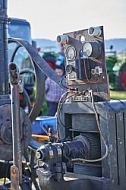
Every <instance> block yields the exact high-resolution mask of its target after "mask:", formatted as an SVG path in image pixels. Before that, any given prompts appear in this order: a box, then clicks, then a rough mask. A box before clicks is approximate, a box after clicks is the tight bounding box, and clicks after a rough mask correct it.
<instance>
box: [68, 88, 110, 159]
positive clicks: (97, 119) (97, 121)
mask: <svg viewBox="0 0 126 190" xmlns="http://www.w3.org/2000/svg"><path fill="white" fill-rule="evenodd" d="M90 94H91V99H92V106H93V110H94V113H95V118H96V123H97V127H98V130H99V134H100V137H101V140H102V142H103V143H104V145H105V149H106V151H105V154H104V155H103V156H102V157H101V158H98V159H94V160H90V159H89V160H88V159H82V158H75V159H72V160H71V161H72V162H99V161H102V160H104V159H105V158H106V157H107V156H108V153H109V149H108V146H107V144H106V141H105V139H104V137H103V135H102V131H101V128H100V123H99V118H98V113H97V111H96V108H95V105H94V98H93V92H92V90H90Z"/></svg>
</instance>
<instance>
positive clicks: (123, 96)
mask: <svg viewBox="0 0 126 190" xmlns="http://www.w3.org/2000/svg"><path fill="white" fill-rule="evenodd" d="M110 98H111V99H115V100H118V99H119V100H126V91H114V90H110Z"/></svg>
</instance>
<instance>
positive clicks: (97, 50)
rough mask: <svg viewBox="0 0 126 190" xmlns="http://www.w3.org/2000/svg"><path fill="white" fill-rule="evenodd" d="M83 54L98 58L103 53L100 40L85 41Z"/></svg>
mask: <svg viewBox="0 0 126 190" xmlns="http://www.w3.org/2000/svg"><path fill="white" fill-rule="evenodd" d="M83 54H84V56H86V57H94V58H98V57H99V56H100V55H101V47H100V44H99V43H98V42H85V43H84V45H83Z"/></svg>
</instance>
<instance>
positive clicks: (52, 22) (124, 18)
mask: <svg viewBox="0 0 126 190" xmlns="http://www.w3.org/2000/svg"><path fill="white" fill-rule="evenodd" d="M8 16H9V17H17V18H25V19H27V20H28V21H29V22H30V23H31V28H32V37H33V38H46V39H51V40H56V37H57V35H60V34H63V33H66V32H72V31H75V30H81V29H85V28H89V27H91V26H103V27H104V36H105V39H110V38H126V0H8Z"/></svg>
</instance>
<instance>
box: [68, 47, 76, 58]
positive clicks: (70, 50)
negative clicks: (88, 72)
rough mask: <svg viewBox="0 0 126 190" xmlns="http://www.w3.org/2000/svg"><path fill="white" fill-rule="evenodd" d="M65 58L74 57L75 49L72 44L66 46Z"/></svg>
mask: <svg viewBox="0 0 126 190" xmlns="http://www.w3.org/2000/svg"><path fill="white" fill-rule="evenodd" d="M66 57H67V59H74V58H75V57H76V50H75V48H74V47H73V46H68V47H67V49H66Z"/></svg>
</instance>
